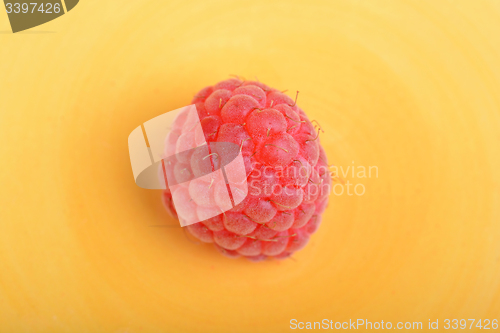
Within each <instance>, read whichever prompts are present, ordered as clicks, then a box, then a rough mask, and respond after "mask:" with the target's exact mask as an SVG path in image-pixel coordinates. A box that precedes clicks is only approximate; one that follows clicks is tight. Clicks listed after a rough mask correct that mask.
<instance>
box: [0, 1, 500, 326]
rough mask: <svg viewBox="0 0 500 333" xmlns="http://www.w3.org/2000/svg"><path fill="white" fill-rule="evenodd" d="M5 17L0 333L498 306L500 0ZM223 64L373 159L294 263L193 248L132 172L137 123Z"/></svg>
mask: <svg viewBox="0 0 500 333" xmlns="http://www.w3.org/2000/svg"><path fill="white" fill-rule="evenodd" d="M0 12H1V13H0V156H1V163H0V332H14V333H15V332H72V333H73V332H74V333H77V332H285V331H290V320H291V319H297V321H302V322H307V321H318V320H322V319H325V318H326V319H331V320H333V321H334V322H336V321H346V320H347V321H348V320H349V319H352V320H356V319H358V318H363V319H368V320H371V321H381V320H384V322H386V321H391V322H393V323H394V324H395V323H396V322H398V321H402V322H406V321H412V322H413V321H421V322H423V325H424V330H426V329H427V327H428V320H429V319H431V320H432V321H435V320H439V323H440V328H442V327H443V326H442V325H443V324H444V323H443V320H444V319H446V318H449V319H454V318H456V319H470V318H474V319H476V320H477V319H483V320H484V319H490V320H491V319H494V318H496V319H500V289H499V287H500V213H499V210H500V3H499V2H498V1H494V0H492V1H483V0H481V1H480V0H474V1H465V0H464V1H458V0H457V1H431V0H429V1H416V0H414V1H409V0H402V1H396V0H394V1H383V0H381V1H354V0H351V1H347V0H345V1H341V0H339V1H324V2H318V1H307V2H296V1H290V0H287V1H273V2H270V1H267V0H265V1H214V2H209V1H175V2H173V1H168V2H167V1H117V0H110V1H96V0H83V1H80V4H79V5H78V6H77V7H75V9H73V10H72V11H71V12H69V13H68V14H67V15H64V16H62V17H61V18H59V19H56V20H54V21H51V22H49V23H47V24H45V25H42V26H39V27H36V28H33V29H31V30H28V31H26V32H22V33H18V34H15V35H13V34H11V33H10V32H9V31H10V27H9V23H8V19H7V14H6V13H5V12H4V11H3V10H1V11H0ZM230 74H238V75H242V76H244V77H246V78H247V79H253V78H254V77H255V76H256V77H258V79H259V80H260V81H262V82H265V83H267V84H269V85H271V86H274V87H277V88H280V89H283V90H284V89H288V94H289V95H290V96H292V97H294V96H295V91H296V90H299V91H300V94H299V98H298V104H299V105H300V106H301V107H302V108H303V109H304V110H306V112H307V113H308V114H309V115H310V118H311V119H316V120H318V122H319V123H320V124H321V126H322V128H323V129H324V133H322V134H321V136H320V138H321V142H322V144H323V145H324V147H325V148H326V151H327V154H328V156H329V159H330V162H333V163H335V164H336V165H338V166H339V167H340V166H342V167H343V168H344V171H345V170H346V169H347V167H348V166H352V165H354V166H356V167H358V166H365V167H366V168H368V167H369V166H377V167H378V178H377V177H376V175H375V174H374V172H373V170H374V169H372V177H371V178H368V177H367V178H358V177H352V174H348V175H346V177H345V180H349V181H350V182H351V183H352V184H358V183H359V184H363V185H364V186H365V189H366V192H365V194H364V195H362V196H357V195H352V196H348V195H347V194H346V193H344V195H339V196H336V195H332V197H331V203H330V206H329V208H328V209H327V211H326V213H325V216H324V219H323V224H322V226H321V228H320V229H319V231H318V232H317V234H315V235H314V236H313V237H312V239H311V242H310V244H309V246H308V247H307V248H305V249H304V250H303V251H301V252H300V253H298V254H296V255H294V259H295V260H287V261H282V262H277V261H269V262H264V263H258V264H254V263H250V262H247V261H245V260H243V259H240V260H230V259H227V258H225V257H222V256H221V255H220V254H219V253H217V252H216V250H215V249H213V248H212V247H211V246H208V245H199V244H194V243H192V239H188V238H187V237H186V235H185V234H184V232H183V230H182V229H181V228H179V227H175V225H176V223H177V222H176V221H174V220H173V219H172V218H170V217H167V215H166V213H165V211H164V209H163V207H162V204H161V202H160V193H159V192H158V191H150V190H143V189H141V188H139V187H137V186H136V185H135V184H134V181H133V176H132V170H131V166H130V161H129V157H128V148H127V137H128V135H129V133H130V132H131V131H132V130H133V129H134V128H135V127H137V126H139V125H140V124H141V123H143V122H144V121H146V120H148V119H151V118H153V117H155V116H157V115H159V114H161V113H163V112H166V111H168V110H173V109H176V108H179V107H181V106H184V105H187V104H189V102H190V99H191V97H192V96H193V94H195V93H196V91H197V90H198V89H200V88H202V87H203V86H205V85H209V84H212V83H214V82H217V81H219V80H222V79H225V78H227V77H228V75H230ZM367 176H368V175H367ZM360 189H361V188H360V187H358V192H359V190H360ZM352 190H353V188H352V187H351V193H352ZM339 192H340V188H337V193H339ZM162 224H165V225H169V226H173V227H164V228H162V227H155V226H157V225H162ZM190 240H191V241H190ZM466 331H478V332H479V331H481V330H480V329H479V328H473V329H471V330H466ZM482 331H484V330H482ZM490 332H491V331H490Z"/></svg>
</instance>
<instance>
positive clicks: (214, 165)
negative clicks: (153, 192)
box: [162, 78, 331, 261]
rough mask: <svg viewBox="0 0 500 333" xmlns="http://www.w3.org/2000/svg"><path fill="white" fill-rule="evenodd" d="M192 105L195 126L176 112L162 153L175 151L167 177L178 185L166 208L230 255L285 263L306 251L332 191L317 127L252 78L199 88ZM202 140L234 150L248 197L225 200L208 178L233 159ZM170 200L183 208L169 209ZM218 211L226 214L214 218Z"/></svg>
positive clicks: (219, 185)
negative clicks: (295, 254)
mask: <svg viewBox="0 0 500 333" xmlns="http://www.w3.org/2000/svg"><path fill="white" fill-rule="evenodd" d="M192 104H195V105H196V110H197V112H198V117H199V120H200V123H201V126H200V125H199V124H198V127H196V126H197V119H195V118H196V117H193V114H192V113H191V114H188V113H185V114H179V116H178V117H177V118H176V120H175V122H174V124H173V125H172V129H171V132H170V133H169V134H168V137H167V138H166V139H165V155H166V156H173V155H174V154H176V153H179V152H180V153H179V154H177V155H175V159H174V160H171V161H170V162H172V163H174V164H175V166H173V168H171V170H168V172H167V174H168V175H172V173H173V175H172V176H173V177H172V178H171V179H175V181H176V182H177V184H179V185H177V186H176V187H175V189H174V188H173V187H172V190H170V189H169V188H167V189H166V190H165V191H164V192H163V194H162V199H163V202H164V205H165V207H166V208H167V210H168V211H169V212H170V213H171V214H172V215H173V216H175V217H177V213H179V214H180V215H182V216H183V217H185V218H186V219H187V220H190V221H195V220H196V221H200V220H201V222H198V223H194V224H191V225H188V226H187V227H186V228H187V230H188V231H189V232H190V233H191V234H192V235H193V236H194V237H196V238H198V239H199V240H200V241H202V242H205V243H213V244H214V246H215V247H216V249H217V250H218V251H220V252H221V253H222V254H224V255H226V256H228V257H231V258H236V257H240V256H243V257H245V258H247V259H248V260H251V261H261V260H264V259H266V258H276V259H284V258H288V257H289V256H290V255H292V254H293V253H294V252H296V251H298V250H300V249H302V248H303V247H304V246H306V244H307V243H308V241H309V238H310V235H311V234H313V233H314V232H316V230H317V229H318V227H319V225H320V222H321V215H322V213H323V212H324V210H325V208H326V206H327V204H328V195H329V193H330V186H331V177H330V173H329V171H328V162H327V157H326V154H325V151H324V150H323V148H322V147H321V145H320V143H319V133H320V130H321V128H317V127H318V126H315V125H314V124H313V123H312V122H311V121H310V120H309V118H308V117H307V115H306V114H305V112H304V111H303V110H302V109H300V108H299V107H298V106H297V104H296V99H295V101H294V100H293V99H292V98H290V97H289V96H287V95H285V94H284V93H282V92H280V91H278V90H277V89H273V88H270V87H269V86H267V85H265V84H263V83H260V82H256V81H242V80H240V79H236V78H233V79H229V80H224V81H221V82H219V83H217V84H215V85H214V86H210V87H205V88H203V89H202V90H200V91H199V92H198V94H196V95H195V97H194V98H193V100H192ZM194 128H195V130H194V131H193V130H192V129H194ZM205 142H207V143H211V142H230V143H232V144H235V146H234V145H233V146H234V147H236V148H238V147H239V152H241V154H242V157H243V163H244V164H245V171H246V177H247V186H248V194H245V193H246V192H245V193H243V190H241V189H239V188H238V187H239V186H240V185H238V186H236V188H231V193H232V196H231V197H229V195H228V191H227V187H228V185H227V184H226V183H225V181H224V179H222V178H221V176H219V177H212V176H210V173H211V172H212V171H214V170H217V169H218V168H219V167H220V165H226V164H227V163H226V162H230V160H231V159H232V158H234V156H236V155H235V154H234V151H233V152H231V149H232V148H231V147H227V146H221V147H219V146H213V147H212V146H211V144H210V145H204V146H201V145H202V143H205ZM233 150H234V149H233ZM239 152H237V153H239ZM208 157H210V158H208ZM170 162H169V163H170ZM230 167H231V166H230V165H228V168H230ZM244 176H245V175H244V174H243V178H244ZM188 180H190V182H189V183H185V184H189V185H183V184H182V183H183V182H187V181H188ZM169 182H170V178H169ZM174 198H175V202H176V203H177V200H179V201H181V202H182V203H183V205H182V207H180V205H179V207H177V206H178V205H176V206H175V207H174V205H173V201H174V200H173V199H174ZM219 207H228V208H227V209H229V210H227V211H225V212H224V213H220V211H221V208H219ZM231 207H232V208H231ZM176 208H177V209H181V210H182V212H181V211H179V212H177V211H176Z"/></svg>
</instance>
